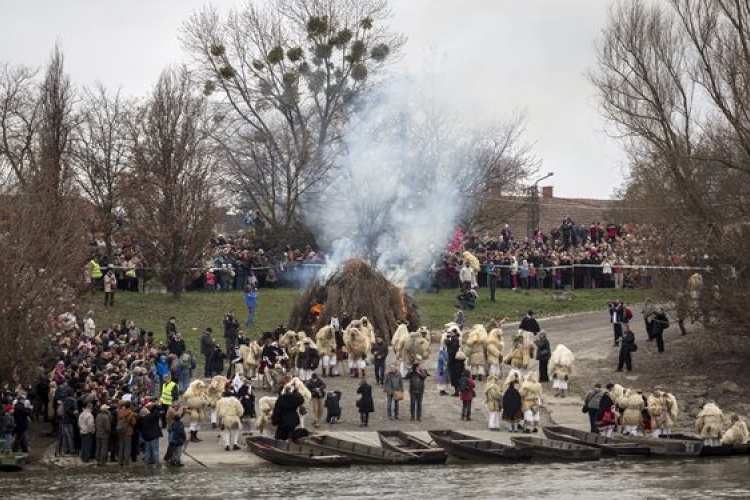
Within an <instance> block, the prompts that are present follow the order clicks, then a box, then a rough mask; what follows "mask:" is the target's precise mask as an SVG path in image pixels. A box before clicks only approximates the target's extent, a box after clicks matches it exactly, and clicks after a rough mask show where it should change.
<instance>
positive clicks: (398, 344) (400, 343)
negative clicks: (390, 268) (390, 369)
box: [391, 323, 409, 377]
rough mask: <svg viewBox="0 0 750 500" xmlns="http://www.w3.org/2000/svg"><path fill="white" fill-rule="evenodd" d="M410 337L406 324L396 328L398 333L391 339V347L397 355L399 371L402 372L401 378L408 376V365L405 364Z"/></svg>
mask: <svg viewBox="0 0 750 500" xmlns="http://www.w3.org/2000/svg"><path fill="white" fill-rule="evenodd" d="M408 337H409V328H408V327H407V326H406V325H405V324H403V323H402V324H400V325H398V328H396V331H395V332H394V333H393V336H392V337H391V346H392V347H393V352H394V353H395V354H396V361H397V362H398V365H399V370H400V371H401V376H402V377H404V376H406V363H405V362H404V350H405V347H406V341H407V340H408Z"/></svg>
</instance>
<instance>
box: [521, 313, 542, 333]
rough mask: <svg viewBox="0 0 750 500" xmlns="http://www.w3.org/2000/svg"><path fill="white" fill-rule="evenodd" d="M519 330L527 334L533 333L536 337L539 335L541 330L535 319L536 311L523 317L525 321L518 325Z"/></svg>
mask: <svg viewBox="0 0 750 500" xmlns="http://www.w3.org/2000/svg"><path fill="white" fill-rule="evenodd" d="M518 328H519V330H523V331H525V332H531V333H533V334H534V335H536V334H537V333H539V331H540V330H541V329H540V328H539V323H538V322H537V320H536V318H535V317H534V311H529V312H527V313H526V316H524V317H523V319H522V320H521V324H520V325H518Z"/></svg>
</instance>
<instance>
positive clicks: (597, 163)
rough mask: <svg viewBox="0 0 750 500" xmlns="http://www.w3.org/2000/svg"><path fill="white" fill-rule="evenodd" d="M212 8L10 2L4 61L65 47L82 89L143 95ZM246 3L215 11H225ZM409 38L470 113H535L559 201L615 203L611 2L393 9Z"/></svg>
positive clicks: (618, 178) (432, 1)
mask: <svg viewBox="0 0 750 500" xmlns="http://www.w3.org/2000/svg"><path fill="white" fill-rule="evenodd" d="M205 3H208V2H206V1H202V0H129V1H127V2H124V1H114V0H112V1H103V0H65V1H59V0H57V1H55V0H47V1H41V0H0V61H2V62H11V63H22V64H26V65H29V66H41V65H43V64H44V63H45V62H46V61H47V59H48V57H49V52H50V49H51V48H52V46H53V45H54V43H55V42H56V41H57V42H59V43H60V44H61V46H62V48H63V50H64V53H65V57H66V63H67V69H68V72H69V73H70V75H71V77H72V78H73V80H74V81H75V82H76V83H77V84H81V85H90V84H93V83H94V82H95V81H97V80H100V81H102V82H103V83H105V84H106V85H108V86H122V87H123V90H124V91H125V92H126V93H127V94H132V95H142V94H144V93H145V92H147V91H148V89H149V87H150V86H151V85H152V84H153V83H154V82H155V80H156V78H157V77H158V74H159V72H160V71H161V70H162V69H163V68H164V67H165V66H166V65H168V64H173V63H179V62H181V61H184V60H185V59H186V56H185V54H184V53H183V51H182V49H181V47H180V43H179V40H178V38H177V36H178V32H179V29H180V26H181V25H182V23H183V22H184V21H185V19H187V18H188V17H189V15H190V14H191V12H193V11H194V10H195V9H197V8H199V7H200V6H201V5H203V4H205ZM241 3H244V2H243V1H240V0H221V1H216V2H214V4H215V5H217V6H219V7H220V8H228V7H229V6H231V5H236V4H241ZM391 3H392V6H393V9H394V14H395V15H394V19H393V21H392V23H393V26H394V28H395V29H396V30H398V31H400V32H402V33H404V34H406V35H407V37H408V39H409V40H408V43H407V45H406V47H405V48H404V57H403V60H402V62H401V64H403V65H410V64H411V65H413V66H414V65H420V64H424V59H425V58H426V56H427V55H428V54H439V55H440V60H441V61H442V62H441V63H440V64H441V66H442V70H441V73H442V74H444V75H448V76H447V77H446V78H450V79H451V80H452V82H451V88H456V89H461V90H460V91H457V92H456V96H455V98H456V99H457V102H460V103H465V104H466V107H465V109H467V110H468V111H467V113H468V112H470V113H477V114H478V113H481V114H482V115H483V117H482V118H483V119H488V118H489V119H497V120H503V119H505V118H507V117H508V116H510V115H512V114H513V113H516V112H518V111H525V112H526V115H527V139H528V140H529V141H530V142H532V143H533V144H534V151H535V153H536V155H537V156H538V157H539V158H540V159H541V160H542V162H543V164H542V167H541V171H542V172H547V171H552V172H554V173H555V176H554V177H553V178H552V179H549V181H545V182H543V184H545V185H546V184H548V183H549V184H551V185H553V186H554V187H555V194H556V195H557V196H566V197H580V198H606V197H610V196H611V194H612V192H613V190H614V189H615V188H616V187H617V186H618V185H619V184H620V183H621V182H622V179H623V171H624V169H625V167H626V164H625V158H624V155H623V154H622V152H621V148H620V145H619V143H618V142H617V141H615V140H614V139H610V138H608V137H607V135H606V134H605V132H604V131H605V126H606V124H605V122H604V120H603V119H602V118H601V117H600V116H599V114H598V112H597V109H596V99H595V96H594V92H593V89H592V88H591V86H590V85H589V84H588V82H587V81H586V78H585V73H586V71H587V70H589V69H591V68H592V67H593V65H594V63H595V53H594V42H595V40H596V37H597V36H598V35H599V33H600V31H601V29H602V28H603V26H604V24H605V21H606V15H607V10H608V8H609V6H610V5H611V4H612V3H613V2H612V1H611V0H564V1H563V0H526V1H523V0H391Z"/></svg>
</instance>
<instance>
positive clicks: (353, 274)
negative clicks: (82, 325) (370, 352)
mask: <svg viewBox="0 0 750 500" xmlns="http://www.w3.org/2000/svg"><path fill="white" fill-rule="evenodd" d="M345 312H346V313H347V314H348V315H349V317H350V318H352V319H354V318H357V319H358V318H361V317H362V316H367V318H368V319H369V320H370V321H371V322H372V324H373V326H374V328H375V333H376V334H378V335H382V336H383V338H385V339H386V340H387V341H388V340H390V336H391V334H392V333H393V332H395V331H396V328H397V327H398V322H399V321H406V323H407V324H408V325H409V330H410V331H416V330H417V328H419V326H420V324H419V310H418V308H417V304H416V302H414V300H413V299H412V298H411V297H409V296H408V295H407V294H406V293H404V292H403V291H402V290H401V289H400V288H398V287H397V286H395V285H394V284H393V283H391V282H390V281H388V280H387V279H386V278H385V276H383V275H382V274H381V273H380V272H379V271H378V270H377V269H374V268H372V267H370V266H369V265H368V264H367V263H365V262H364V261H361V260H358V259H353V260H349V261H347V262H346V263H344V266H343V267H342V269H341V270H340V271H339V272H337V273H336V274H334V275H333V276H331V277H330V278H329V279H328V281H326V282H325V283H324V284H320V283H318V282H313V283H311V284H310V286H309V287H308V289H307V290H306V291H305V293H304V294H303V295H302V297H300V299H299V300H298V301H297V304H296V305H295V306H294V308H293V309H292V314H291V318H290V319H289V328H291V329H292V330H295V331H300V330H304V331H306V332H308V333H313V332H317V330H318V329H320V328H322V327H323V326H325V325H327V324H329V323H330V321H331V317H332V316H333V315H334V314H335V315H337V316H338V317H339V320H340V319H341V317H342V315H343V313H345Z"/></svg>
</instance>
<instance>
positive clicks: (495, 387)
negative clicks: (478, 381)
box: [484, 375, 503, 431]
mask: <svg viewBox="0 0 750 500" xmlns="http://www.w3.org/2000/svg"><path fill="white" fill-rule="evenodd" d="M484 405H485V406H486V407H487V413H489V424H488V425H489V429H490V430H491V431H499V430H500V413H502V411H503V387H502V384H501V383H500V380H499V379H498V378H497V376H495V375H490V376H489V377H487V382H486V383H485V384H484Z"/></svg>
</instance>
